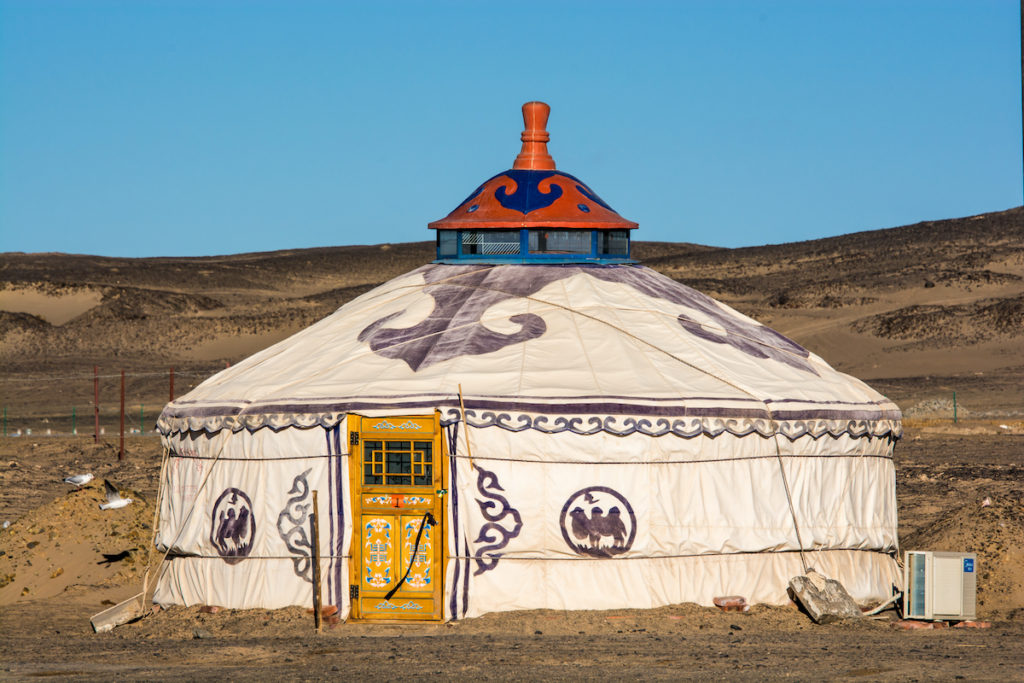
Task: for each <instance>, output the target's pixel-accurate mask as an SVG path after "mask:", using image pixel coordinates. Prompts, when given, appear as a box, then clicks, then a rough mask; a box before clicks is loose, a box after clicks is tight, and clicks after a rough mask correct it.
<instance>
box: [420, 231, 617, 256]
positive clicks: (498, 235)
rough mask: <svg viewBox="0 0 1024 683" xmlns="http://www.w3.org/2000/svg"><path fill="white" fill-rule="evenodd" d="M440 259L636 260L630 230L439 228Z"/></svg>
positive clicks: (438, 251) (438, 250)
mask: <svg viewBox="0 0 1024 683" xmlns="http://www.w3.org/2000/svg"><path fill="white" fill-rule="evenodd" d="M436 262H438V263H549V264H551V263H633V260H632V259H631V258H630V239H629V231H628V230H594V229H589V228H586V229H575V230H573V229H565V228H522V229H520V230H501V229H484V230H438V231H437V259H436Z"/></svg>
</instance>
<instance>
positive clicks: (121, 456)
mask: <svg viewBox="0 0 1024 683" xmlns="http://www.w3.org/2000/svg"><path fill="white" fill-rule="evenodd" d="M117 459H118V460H124V369H122V370H121V447H120V448H119V449H118V451H117Z"/></svg>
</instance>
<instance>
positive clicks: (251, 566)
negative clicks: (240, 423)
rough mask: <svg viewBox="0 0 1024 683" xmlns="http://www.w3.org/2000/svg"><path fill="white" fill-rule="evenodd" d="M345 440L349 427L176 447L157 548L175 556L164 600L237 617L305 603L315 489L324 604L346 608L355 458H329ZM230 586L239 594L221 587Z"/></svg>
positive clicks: (203, 439) (229, 436) (183, 441)
mask: <svg viewBox="0 0 1024 683" xmlns="http://www.w3.org/2000/svg"><path fill="white" fill-rule="evenodd" d="M341 441H342V440H341V429H340V428H338V429H336V430H333V431H328V430H324V429H321V428H316V429H307V430H300V429H287V430H282V431H281V432H277V433H274V432H272V431H271V430H269V429H263V430H259V431H257V432H254V433H249V432H243V433H234V434H233V433H231V432H227V431H224V432H220V433H219V434H217V435H214V436H212V437H207V436H205V435H200V436H198V437H194V438H193V437H176V438H174V439H171V440H169V445H170V446H171V447H172V449H175V450H173V451H172V453H171V454H170V455H169V457H168V462H167V466H166V468H165V470H164V475H163V481H162V482H161V488H162V490H163V492H164V497H163V500H162V503H161V512H160V522H159V527H158V533H157V546H158V548H160V549H161V550H165V549H167V548H168V547H170V548H171V549H172V554H171V555H172V556H171V557H170V558H169V563H168V565H167V567H168V569H167V570H165V571H166V572H167V573H165V574H163V575H162V577H161V579H160V583H159V586H160V588H159V592H158V594H159V595H161V596H163V597H162V599H163V600H164V601H165V602H167V603H168V604H170V603H173V602H174V601H186V603H187V604H192V603H193V602H202V603H204V604H217V605H222V606H226V607H233V608H250V607H260V606H267V605H270V604H274V605H276V606H281V602H282V601H284V603H283V604H299V603H296V602H294V600H295V598H294V597H293V596H294V594H295V591H296V590H299V589H298V588H295V587H294V586H293V587H289V586H290V585H291V583H295V582H298V583H304V584H306V586H307V590H308V586H309V585H311V581H312V571H311V566H310V560H309V556H310V555H311V548H310V542H311V538H312V532H311V527H310V514H311V510H312V492H313V491H314V490H316V491H318V494H319V512H320V520H321V521H320V525H319V529H320V554H321V557H322V558H323V561H324V562H325V563H326V565H325V569H324V574H323V577H322V579H323V595H324V600H325V604H340V603H344V604H347V602H345V601H347V595H348V590H347V586H348V579H347V573H348V563H347V559H346V555H347V553H348V543H349V542H350V528H349V527H350V525H349V523H348V520H347V518H346V514H345V513H346V510H345V508H346V507H347V505H348V503H347V496H348V471H347V458H345V457H343V456H340V455H330V454H329V451H334V452H337V451H338V450H340V446H341ZM179 450H180V453H179V452H177V451H179ZM302 453H307V454H308V455H305V456H303V455H302ZM243 520H244V521H243ZM176 555H186V556H187V557H175V556H176ZM268 572H269V573H268ZM285 575H287V577H288V578H284V577H285ZM229 579H230V580H231V581H235V582H237V583H238V585H237V586H235V587H233V588H228V587H225V586H222V585H220V582H221V581H225V580H229ZM290 582H291V583H290ZM278 583H280V585H281V586H282V588H281V590H280V591H278V589H277V588H276V586H277V585H278ZM296 585H298V584H296ZM202 596H206V597H202Z"/></svg>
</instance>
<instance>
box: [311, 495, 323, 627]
mask: <svg viewBox="0 0 1024 683" xmlns="http://www.w3.org/2000/svg"><path fill="white" fill-rule="evenodd" d="M310 525H311V526H312V527H313V528H312V530H311V531H312V534H310V535H311V536H312V537H313V539H312V540H313V547H312V551H313V557H312V560H313V626H314V627H315V628H316V632H317V633H320V632H321V629H322V626H321V621H320V619H321V616H322V615H321V614H320V609H321V608H320V509H319V506H318V505H317V490H316V489H313V514H312V516H311V518H310Z"/></svg>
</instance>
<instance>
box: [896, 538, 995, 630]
mask: <svg viewBox="0 0 1024 683" xmlns="http://www.w3.org/2000/svg"><path fill="white" fill-rule="evenodd" d="M977 570H978V563H977V557H976V556H975V554H974V553H947V552H939V551H933V550H908V551H907V553H906V562H905V563H904V565H903V585H904V586H905V587H906V588H905V591H904V593H903V618H904V619H933V620H941V619H949V620H964V619H973V618H974V616H975V615H974V602H975V597H976V593H977V580H976V578H975V577H976V576H977Z"/></svg>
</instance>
